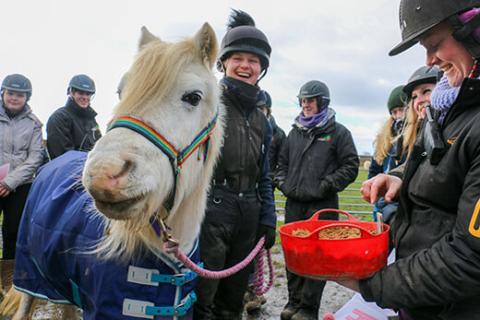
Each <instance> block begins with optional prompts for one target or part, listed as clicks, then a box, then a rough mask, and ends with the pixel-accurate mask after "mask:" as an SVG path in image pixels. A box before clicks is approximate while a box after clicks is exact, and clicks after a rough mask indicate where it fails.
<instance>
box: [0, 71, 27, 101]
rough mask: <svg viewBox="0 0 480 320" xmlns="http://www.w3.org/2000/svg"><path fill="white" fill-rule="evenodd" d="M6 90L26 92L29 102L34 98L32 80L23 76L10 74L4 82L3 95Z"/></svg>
mask: <svg viewBox="0 0 480 320" xmlns="http://www.w3.org/2000/svg"><path fill="white" fill-rule="evenodd" d="M4 90H10V91H16V92H24V93H26V94H27V101H28V99H30V97H31V96H32V83H31V82H30V80H29V79H28V78H27V77H25V76H24V75H21V74H17V73H15V74H10V75H8V76H6V77H5V79H3V81H2V88H1V91H2V95H3V91H4Z"/></svg>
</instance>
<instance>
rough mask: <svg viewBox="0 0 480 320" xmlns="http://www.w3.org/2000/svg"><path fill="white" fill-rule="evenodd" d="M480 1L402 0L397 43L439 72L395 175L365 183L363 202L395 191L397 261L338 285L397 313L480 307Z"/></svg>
mask: <svg viewBox="0 0 480 320" xmlns="http://www.w3.org/2000/svg"><path fill="white" fill-rule="evenodd" d="M478 8H480V1H479V0H455V1H451V0H422V1H420V0H401V2H400V28H401V30H402V42H401V43H400V44H399V45H397V46H396V47H395V48H394V49H393V50H392V51H390V55H395V54H398V53H400V52H402V51H404V50H406V49H408V48H410V47H411V46H413V45H414V44H415V43H417V42H420V44H421V45H422V46H423V47H425V49H426V62H427V65H428V66H429V67H431V66H434V65H436V66H438V67H439V68H440V70H441V71H443V72H444V75H443V77H442V78H441V79H440V81H439V82H438V83H437V85H436V87H435V89H434V90H433V92H432V94H431V106H432V109H433V112H432V115H431V117H430V116H428V115H427V116H428V117H427V118H426V121H427V123H426V125H425V126H424V129H423V130H422V134H421V135H420V136H419V137H418V138H417V143H415V145H414V146H413V149H412V151H411V153H410V156H409V158H408V163H407V166H406V168H405V173H404V175H403V180H401V179H400V178H398V177H395V176H391V175H378V176H377V177H375V178H373V179H370V180H368V181H366V182H364V183H363V186H362V194H363V197H364V198H365V199H366V200H367V201H371V202H373V201H375V200H376V198H377V197H378V196H383V195H384V196H385V198H386V199H387V200H393V199H399V201H400V206H399V210H398V212H397V214H396V217H395V220H394V222H393V224H392V225H391V231H392V236H393V239H394V243H395V249H396V258H397V259H396V261H395V262H394V263H392V264H390V265H388V266H386V267H384V268H383V269H381V270H380V271H378V272H377V273H376V274H374V275H373V276H372V277H371V278H368V279H363V280H361V281H359V282H358V281H353V280H350V281H345V282H342V284H344V285H346V286H348V287H350V288H353V289H356V290H358V291H360V293H361V294H362V296H363V297H364V299H365V300H367V301H375V302H376V303H377V304H378V305H379V306H381V307H388V308H394V309H398V310H399V312H400V318H401V319H449V320H452V319H453V320H456V319H458V320H460V319H478V318H479V315H480V304H479V303H478V301H479V299H480V227H479V225H480V214H479V212H480V198H479V195H480V184H479V181H480V126H478V123H479V121H480V98H479V97H480V80H479V75H480V72H479V65H478V58H479V57H480V45H479V39H480V38H479V37H478V36H479V35H480V29H479V27H480V16H479V14H478V13H479V9H478Z"/></svg>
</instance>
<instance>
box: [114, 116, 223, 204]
mask: <svg viewBox="0 0 480 320" xmlns="http://www.w3.org/2000/svg"><path fill="white" fill-rule="evenodd" d="M217 118H218V111H217V113H216V114H215V116H214V117H213V119H212V121H210V122H209V123H208V124H207V126H206V127H205V128H203V129H202V131H200V133H199V134H198V135H197V136H196V137H195V138H194V139H193V141H192V143H190V144H189V145H188V146H187V147H186V148H185V149H183V150H182V151H178V150H177V149H175V147H174V146H173V145H172V144H171V143H170V142H169V141H168V140H167V139H166V138H165V137H164V136H162V135H161V134H160V133H159V132H158V131H156V130H155V129H154V128H152V127H151V126H149V125H148V124H146V123H145V122H144V121H142V120H141V119H139V118H136V117H133V116H122V117H118V118H115V119H114V120H112V122H111V123H110V126H109V128H108V131H110V130H112V129H115V128H127V129H130V130H132V131H135V132H136V133H138V134H140V135H141V136H143V137H144V138H146V139H147V140H148V141H150V142H151V143H153V144H154V145H155V146H156V147H157V148H159V149H160V150H161V151H162V152H163V153H164V154H165V155H166V156H167V157H168V159H169V160H170V165H171V166H172V171H173V188H172V190H171V191H170V194H169V196H168V198H167V200H166V201H165V203H164V204H163V206H164V207H165V209H166V210H167V211H170V210H171V209H172V207H173V204H174V203H175V194H176V190H177V180H178V175H179V174H180V171H181V169H182V164H183V163H184V162H185V161H186V160H187V159H188V157H190V156H191V155H192V154H193V153H194V152H195V150H197V149H198V148H200V146H202V145H205V150H204V154H203V159H204V161H205V159H206V157H207V154H208V147H209V143H210V136H211V135H212V133H213V129H214V128H215V125H216V124H217Z"/></svg>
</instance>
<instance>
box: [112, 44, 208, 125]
mask: <svg viewBox="0 0 480 320" xmlns="http://www.w3.org/2000/svg"><path fill="white" fill-rule="evenodd" d="M195 50H196V49H195V44H194V42H193V41H192V40H191V39H187V40H184V41H181V42H178V43H167V42H163V41H160V40H154V41H152V42H150V43H148V44H147V45H146V46H145V47H144V48H143V49H142V50H141V51H140V53H139V54H138V57H137V59H136V60H135V63H134V64H133V66H132V67H131V69H130V71H129V72H128V81H127V84H126V86H125V89H124V96H123V97H122V100H121V101H120V103H119V104H118V105H117V107H116V110H115V115H116V116H120V115H127V114H136V115H139V114H142V113H143V111H144V110H145V109H146V108H147V107H148V103H149V102H150V101H152V100H158V99H161V98H162V97H164V96H165V95H166V94H167V93H168V92H170V91H171V90H172V87H173V86H174V85H175V81H173V80H174V79H176V78H177V77H178V75H179V73H180V72H181V70H182V69H183V68H184V66H185V65H188V64H190V63H192V62H193V61H194V60H195V59H198V60H199V58H198V57H197V56H196V54H195V52H196V51H195Z"/></svg>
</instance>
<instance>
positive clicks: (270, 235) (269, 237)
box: [257, 224, 276, 250]
mask: <svg viewBox="0 0 480 320" xmlns="http://www.w3.org/2000/svg"><path fill="white" fill-rule="evenodd" d="M263 236H265V244H264V247H265V249H267V250H268V249H270V248H271V247H273V245H274V244H275V236H276V232H275V228H273V227H270V226H266V225H264V224H260V225H259V226H258V232H257V241H258V240H260V238H261V237H263Z"/></svg>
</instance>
